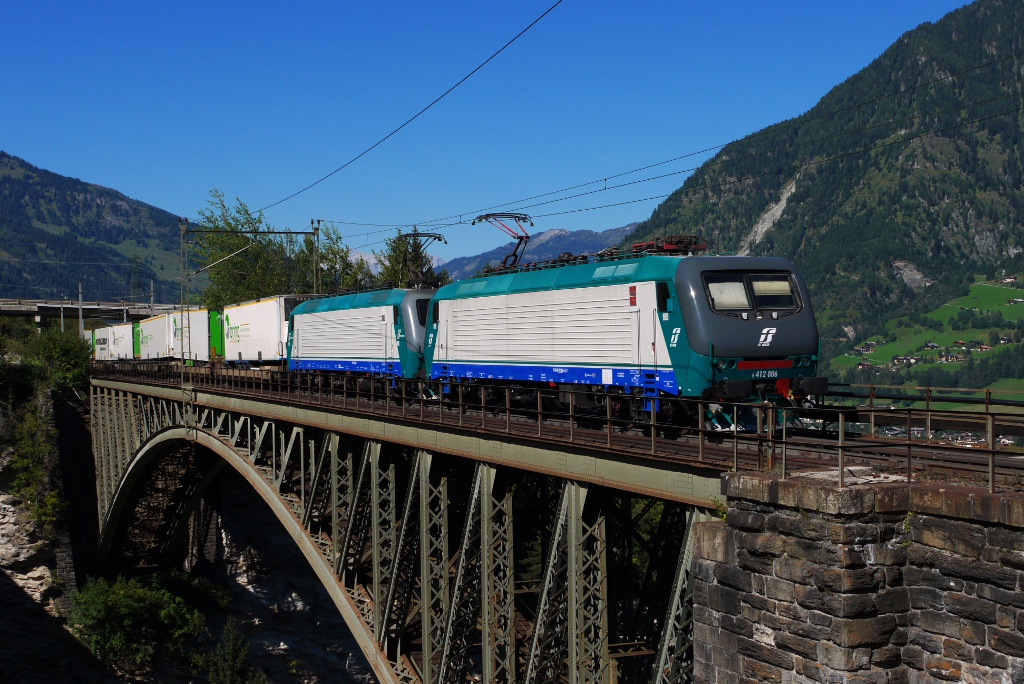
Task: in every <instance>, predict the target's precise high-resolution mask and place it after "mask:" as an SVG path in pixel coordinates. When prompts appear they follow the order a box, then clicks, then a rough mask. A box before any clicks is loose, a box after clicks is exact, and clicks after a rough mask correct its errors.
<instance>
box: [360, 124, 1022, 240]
mask: <svg viewBox="0 0 1024 684" xmlns="http://www.w3.org/2000/svg"><path fill="white" fill-rule="evenodd" d="M1020 111H1024V106H1021V107H1015V108H1014V109H1009V110H1006V111H1002V112H999V113H998V114H991V115H989V116H983V117H979V118H977V119H972V120H971V121H965V122H962V123H958V124H954V125H952V126H947V127H945V128H940V129H938V130H934V131H927V132H925V133H919V134H917V135H913V136H909V137H904V138H900V139H899V140H890V141H888V142H884V143H880V144H878V145H872V146H870V147H865V148H861V149H858V150H850V151H848V152H844V153H842V154H837V155H833V156H831V157H822V158H820V159H814V160H812V161H808V162H804V163H801V164H794V165H790V166H785V167H783V168H781V169H774V170H771V171H766V172H764V173H759V174H754V175H750V176H744V177H742V178H734V179H731V180H726V181H722V182H719V183H710V184H707V185H701V186H698V187H695V188H687V189H682V188H680V189H678V190H675V191H673V192H670V193H668V194H664V195H654V196H652V197H643V198H640V199H635V200H627V201H623V202H614V203H611V204H603V205H599V206H594V207H583V208H579V209H568V210H565V211H556V212H551V213H548V214H535V215H534V216H533V218H546V217H551V216H564V215H566V214H577V213H582V212H587V211H597V210H600V209H609V208H611V207H620V206H624V205H628V204H637V203H640V202H649V201H652V200H663V199H667V198H669V197H671V196H673V195H676V194H680V195H693V194H697V193H699V192H703V191H706V190H713V189H716V188H721V187H726V186H729V185H737V184H740V183H745V182H747V181H752V180H757V179H759V178H766V177H768V176H774V175H780V174H783V173H789V172H794V171H800V170H802V169H805V168H810V167H812V166H820V165H822V164H827V163H829V162H833V161H837V160H840V159H845V158H847V157H852V156H855V155H858V154H866V153H868V152H873V151H875V150H880V149H884V148H887V147H893V146H895V145H903V144H907V143H910V142H913V141H914V140H919V139H921V138H926V137H929V136H933V135H939V134H941V133H946V132H948V131H952V130H956V129H957V128H963V127H965V126H971V125H974V124H976V123H981V122H982V121H988V120H990V119H996V118H999V117H1000V116H1007V115H1009V114H1015V113H1017V112H1020ZM460 225H471V224H470V222H469V221H459V222H454V223H448V224H443V225H441V226H438V227H445V228H451V227H455V226H460ZM382 242H385V240H380V241H378V242H373V243H368V244H365V245H359V246H358V247H356V249H361V248H362V247H369V246H372V245H375V244H380V243H382Z"/></svg>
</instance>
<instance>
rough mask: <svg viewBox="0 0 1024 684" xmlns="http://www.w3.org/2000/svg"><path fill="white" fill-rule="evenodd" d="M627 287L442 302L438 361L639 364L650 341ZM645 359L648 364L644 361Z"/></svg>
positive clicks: (612, 286) (606, 287) (616, 286)
mask: <svg viewBox="0 0 1024 684" xmlns="http://www.w3.org/2000/svg"><path fill="white" fill-rule="evenodd" d="M634 285H635V284H634ZM629 287H630V286H629V285H605V286H602V287H590V288H577V289H570V290H552V291H547V292H526V293H521V294H512V295H501V296H498V297H480V298H474V299H457V300H451V301H444V302H441V304H442V309H441V318H442V320H445V321H447V322H448V324H449V326H450V329H449V330H445V331H441V332H440V333H439V334H440V336H441V341H442V342H441V344H440V345H439V346H440V347H442V349H441V350H439V351H438V353H437V358H439V359H447V360H451V361H498V362H505V361H507V362H510V363H542V364H548V363H550V364H567V365H573V364H581V363H582V364H588V365H590V364H599V365H617V366H630V365H635V364H637V362H638V358H637V349H638V346H640V347H642V346H644V342H646V347H647V348H648V349H649V348H650V344H651V341H652V340H651V339H646V340H641V339H639V337H638V333H639V331H638V328H639V326H640V316H641V312H640V307H638V306H630V304H629ZM652 289H653V288H652ZM639 295H640V293H639V292H638V296H639ZM640 301H641V300H639V299H638V302H640ZM445 304H448V305H449V306H447V307H446V306H444V305H445ZM445 309H448V311H447V312H446V311H445ZM648 315H650V314H648ZM640 360H641V361H643V362H647V358H646V357H645V358H642V359H640Z"/></svg>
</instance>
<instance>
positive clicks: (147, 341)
mask: <svg viewBox="0 0 1024 684" xmlns="http://www.w3.org/2000/svg"><path fill="white" fill-rule="evenodd" d="M139 327H140V328H141V329H142V334H141V339H140V340H139V358H141V359H163V358H167V357H169V356H170V355H171V333H170V329H171V317H170V316H169V315H168V314H163V315H161V316H154V317H153V318H147V319H146V320H144V321H142V323H140V324H139Z"/></svg>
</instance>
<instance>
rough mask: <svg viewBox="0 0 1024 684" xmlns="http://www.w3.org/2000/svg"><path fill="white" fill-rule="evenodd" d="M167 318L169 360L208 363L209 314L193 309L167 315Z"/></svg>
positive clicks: (202, 310) (204, 310)
mask: <svg viewBox="0 0 1024 684" xmlns="http://www.w3.org/2000/svg"><path fill="white" fill-rule="evenodd" d="M167 318H168V319H169V321H170V326H171V358H175V359H182V358H185V359H187V360H189V361H192V362H197V361H203V362H206V361H209V360H210V312H209V311H207V310H206V309H195V310H192V311H185V312H179V313H173V314H168V315H167ZM182 347H184V352H185V353H184V356H183V355H182Z"/></svg>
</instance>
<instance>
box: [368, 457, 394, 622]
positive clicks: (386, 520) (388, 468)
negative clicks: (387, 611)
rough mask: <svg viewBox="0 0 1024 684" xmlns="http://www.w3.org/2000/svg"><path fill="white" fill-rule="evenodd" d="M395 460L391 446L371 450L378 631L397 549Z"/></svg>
mask: <svg viewBox="0 0 1024 684" xmlns="http://www.w3.org/2000/svg"><path fill="white" fill-rule="evenodd" d="M395 478H396V475H395V460H394V458H393V456H392V454H391V453H389V450H385V449H382V448H381V445H380V444H379V443H378V445H377V448H376V449H374V450H373V451H372V452H371V453H370V482H371V487H370V496H371V503H370V520H371V522H370V539H371V553H372V561H373V578H372V581H373V587H372V593H371V598H372V600H373V624H372V625H370V627H371V628H372V629H373V630H374V633H379V631H380V630H379V627H380V624H381V623H382V622H383V619H384V609H383V607H384V601H385V600H386V599H387V594H388V584H389V582H390V579H391V578H390V577H389V576H388V573H389V571H390V570H391V566H392V565H393V564H394V560H395V553H396V551H397V549H396V547H397V536H398V535H397V531H398V530H397V527H396V525H395V519H396V507H397V506H396V501H395V499H396V498H397V493H396V490H397V482H396V481H395Z"/></svg>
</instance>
